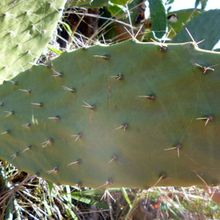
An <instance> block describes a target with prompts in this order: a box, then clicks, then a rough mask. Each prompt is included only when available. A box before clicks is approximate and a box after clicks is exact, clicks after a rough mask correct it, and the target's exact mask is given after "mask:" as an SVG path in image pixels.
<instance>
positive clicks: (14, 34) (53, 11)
mask: <svg viewBox="0 0 220 220" xmlns="http://www.w3.org/2000/svg"><path fill="white" fill-rule="evenodd" d="M64 4H65V1H64V0H55V1H50V0H41V1H36V0H28V1H26V0H16V1H9V0H3V1H1V3H0V27H1V32H0V41H1V48H0V60H1V63H0V84H1V83H2V82H3V80H5V79H10V78H12V77H13V76H15V75H17V74H18V73H19V72H23V71H24V70H26V69H27V68H29V67H31V65H32V64H33V63H34V62H35V61H36V59H38V58H39V56H40V55H41V53H42V51H43V49H44V48H45V46H46V45H47V43H48V42H49V40H50V39H51V36H52V33H53V31H54V30H55V28H56V26H57V23H58V21H59V19H60V17H61V14H62V13H61V12H62V9H63V7H64Z"/></svg>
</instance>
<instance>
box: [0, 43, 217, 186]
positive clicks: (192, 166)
mask: <svg viewBox="0 0 220 220" xmlns="http://www.w3.org/2000/svg"><path fill="white" fill-rule="evenodd" d="M219 64H220V54H219V53H217V52H208V51H203V50H199V49H196V48H195V47H194V45H193V44H191V43H185V44H169V45H166V46H161V45H159V44H156V43H145V44H143V43H136V42H134V41H126V42H123V43H120V44H116V45H112V46H93V47H91V48H83V49H78V50H76V51H74V52H71V53H64V54H62V55H61V56H60V57H59V58H57V59H55V60H53V61H51V63H50V65H48V66H35V67H33V68H32V69H30V70H27V71H26V72H23V73H21V74H19V75H18V76H17V77H15V78H14V79H13V80H11V81H6V82H5V83H4V84H3V85H2V86H0V101H1V103H0V104H1V105H0V120H1V123H0V145H1V148H0V156H1V158H2V159H6V160H8V161H9V162H11V163H13V164H14V165H15V166H16V167H17V168H19V169H22V170H25V171H27V172H30V173H33V174H37V175H39V176H42V177H43V178H45V179H48V180H50V181H52V182H55V183H58V184H83V185H85V186H91V187H107V186H108V187H111V186H114V187H119V186H128V187H148V186H153V185H175V186H189V185H192V184H198V185H199V184H200V185H202V184H203V182H202V181H201V178H202V179H203V180H205V181H206V182H207V183H208V184H219V183H220V164H219V161H220V160H219V155H220V147H219V143H220V135H219V134H220V102H219V96H220V83H219V82H220V65H219Z"/></svg>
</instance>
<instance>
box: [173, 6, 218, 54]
mask: <svg viewBox="0 0 220 220" xmlns="http://www.w3.org/2000/svg"><path fill="white" fill-rule="evenodd" d="M219 18H220V10H210V11H206V12H203V13H201V14H200V15H198V16H196V17H195V18H193V19H192V20H191V21H190V22H189V23H187V24H186V25H185V27H186V28H187V29H188V31H189V32H190V34H191V35H192V36H193V38H194V40H195V41H196V42H200V43H199V47H200V48H202V49H206V50H212V49H213V47H214V46H215V44H217V43H218V41H219V38H220V29H219V28H218V27H219ZM189 40H192V39H191V37H190V35H189V33H188V32H187V31H186V30H185V28H183V29H182V31H180V32H179V33H178V34H177V35H176V36H175V38H174V39H173V42H178V43H179V42H186V41H189Z"/></svg>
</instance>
